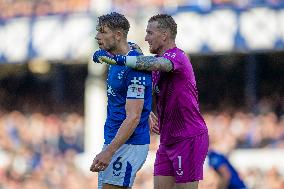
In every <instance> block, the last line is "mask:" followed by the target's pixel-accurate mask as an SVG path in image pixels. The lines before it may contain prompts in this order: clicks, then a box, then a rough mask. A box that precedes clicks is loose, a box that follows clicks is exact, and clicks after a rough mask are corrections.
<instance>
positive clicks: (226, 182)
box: [208, 150, 246, 189]
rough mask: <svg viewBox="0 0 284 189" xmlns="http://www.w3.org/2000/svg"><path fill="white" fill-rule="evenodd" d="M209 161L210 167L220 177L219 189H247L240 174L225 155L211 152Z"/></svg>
mask: <svg viewBox="0 0 284 189" xmlns="http://www.w3.org/2000/svg"><path fill="white" fill-rule="evenodd" d="M208 160H209V166H210V167H211V168H212V169H213V170H214V171H216V172H217V174H218V175H219V176H220V182H219V186H218V188H219V189H246V186H245V184H244V182H243V181H242V179H241V178H240V177H239V175H238V172H237V171H236V170H235V168H234V167H233V166H232V164H231V163H230V162H229V160H228V159H227V158H226V157H225V156H224V155H222V154H220V153H218V152H216V151H214V150H209V152H208Z"/></svg>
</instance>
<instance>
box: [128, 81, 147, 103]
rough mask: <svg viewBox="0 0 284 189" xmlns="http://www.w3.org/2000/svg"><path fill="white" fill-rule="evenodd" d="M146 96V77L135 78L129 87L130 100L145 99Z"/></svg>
mask: <svg viewBox="0 0 284 189" xmlns="http://www.w3.org/2000/svg"><path fill="white" fill-rule="evenodd" d="M144 94H145V77H134V78H133V80H131V85H129V86H128V90H127V97H128V98H144Z"/></svg>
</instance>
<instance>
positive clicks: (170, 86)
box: [153, 47, 207, 145]
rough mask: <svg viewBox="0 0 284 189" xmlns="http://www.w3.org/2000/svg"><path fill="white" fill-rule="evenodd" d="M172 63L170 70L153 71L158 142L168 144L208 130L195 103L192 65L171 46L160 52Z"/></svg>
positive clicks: (196, 102)
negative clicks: (158, 129) (158, 130)
mask: <svg viewBox="0 0 284 189" xmlns="http://www.w3.org/2000/svg"><path fill="white" fill-rule="evenodd" d="M163 57H164V58H167V59H169V60H170V61H171V62H172V64H173V70H172V71H171V72H160V71H154V72H153V86H154V92H155V95H156V104H157V113H158V119H159V128H160V134H161V135H160V143H161V144H165V145H169V144H173V143H176V142H179V141H182V140H184V139H187V138H190V137H194V136H197V135H200V134H202V133H205V132H207V127H206V124H205V121H204V119H203V117H202V116H201V113H200V111H199V104H198V91H197V88H196V81H195V76H194V72H193V68H192V65H191V63H190V60H189V58H188V57H187V56H186V54H185V53H184V52H183V51H182V50H181V49H179V48H177V47H174V48H172V49H169V50H167V51H166V52H165V53H164V54H163Z"/></svg>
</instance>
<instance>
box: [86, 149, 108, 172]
mask: <svg viewBox="0 0 284 189" xmlns="http://www.w3.org/2000/svg"><path fill="white" fill-rule="evenodd" d="M112 156H113V154H112V153H110V152H109V151H107V150H104V151H101V152H100V153H99V154H98V155H97V156H96V157H95V159H94V160H93V163H92V165H91V167H90V171H92V172H99V171H104V170H105V169H106V168H107V167H108V165H109V163H110V161H111V158H112Z"/></svg>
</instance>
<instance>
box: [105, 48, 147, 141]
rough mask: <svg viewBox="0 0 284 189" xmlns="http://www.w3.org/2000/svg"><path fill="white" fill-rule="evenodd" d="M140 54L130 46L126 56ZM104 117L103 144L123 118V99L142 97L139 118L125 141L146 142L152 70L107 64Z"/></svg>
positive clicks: (113, 135) (109, 138)
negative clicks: (142, 104) (105, 113)
mask: <svg viewBox="0 0 284 189" xmlns="http://www.w3.org/2000/svg"><path fill="white" fill-rule="evenodd" d="M138 55H140V54H139V53H138V52H137V51H135V50H130V51H129V52H128V56H138ZM107 96H108V105H107V119H106V122H105V126H104V139H105V144H110V143H111V141H112V140H113V138H114V137H115V135H116V133H117V131H118V129H119V128H120V126H121V124H122V122H123V121H124V120H125V118H126V111H125V104H126V100H127V99H144V107H143V110H142V114H141V118H140V122H139V124H138V125H137V127H136V129H135V131H134V133H133V134H132V135H131V137H130V138H129V139H128V140H127V141H126V144H137V145H139V144H149V143H150V131H149V123H148V117H149V114H150V112H151V108H152V74H151V72H145V71H137V70H134V69H132V68H129V67H126V66H117V65H111V66H109V71H108V78H107Z"/></svg>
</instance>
